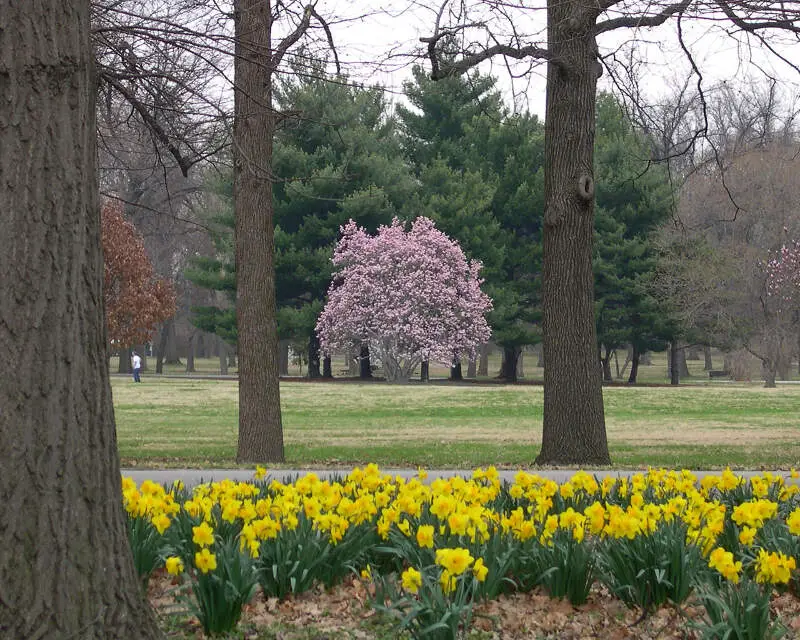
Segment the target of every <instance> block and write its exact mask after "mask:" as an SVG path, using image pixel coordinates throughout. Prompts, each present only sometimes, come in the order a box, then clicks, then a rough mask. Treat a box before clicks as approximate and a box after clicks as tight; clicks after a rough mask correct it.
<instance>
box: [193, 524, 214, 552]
mask: <svg viewBox="0 0 800 640" xmlns="http://www.w3.org/2000/svg"><path fill="white" fill-rule="evenodd" d="M192 542H194V543H195V544H196V545H197V546H199V547H208V546H211V545H212V544H214V529H212V528H211V526H210V525H209V524H208V523H207V522H205V521H203V522H201V523H200V524H199V525H198V526H196V527H192Z"/></svg>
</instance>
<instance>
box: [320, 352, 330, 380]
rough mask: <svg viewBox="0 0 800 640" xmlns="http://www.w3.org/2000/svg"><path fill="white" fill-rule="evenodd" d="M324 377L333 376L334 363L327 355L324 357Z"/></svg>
mask: <svg viewBox="0 0 800 640" xmlns="http://www.w3.org/2000/svg"><path fill="white" fill-rule="evenodd" d="M322 377H323V378H333V364H332V363H331V357H330V356H325V357H324V358H323V359H322Z"/></svg>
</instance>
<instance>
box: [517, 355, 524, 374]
mask: <svg viewBox="0 0 800 640" xmlns="http://www.w3.org/2000/svg"><path fill="white" fill-rule="evenodd" d="M524 361H525V352H524V351H523V350H522V348H520V350H519V356H517V379H519V378H524V377H525V365H524Z"/></svg>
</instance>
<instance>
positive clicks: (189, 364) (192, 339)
mask: <svg viewBox="0 0 800 640" xmlns="http://www.w3.org/2000/svg"><path fill="white" fill-rule="evenodd" d="M197 338H198V332H197V330H195V331H192V333H191V335H190V336H189V349H188V351H187V352H186V373H194V372H195V368H194V353H195V349H196V348H197Z"/></svg>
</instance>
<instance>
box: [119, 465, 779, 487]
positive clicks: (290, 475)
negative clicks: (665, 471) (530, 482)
mask: <svg viewBox="0 0 800 640" xmlns="http://www.w3.org/2000/svg"><path fill="white" fill-rule="evenodd" d="M349 471H350V469H349V468H348V469H277V470H269V471H268V474H269V477H270V478H276V479H278V480H280V481H282V482H285V481H288V480H293V479H295V478H297V477H298V476H302V475H305V474H307V473H312V472H313V473H316V474H317V475H318V476H319V477H320V478H331V477H334V476H338V477H341V476H343V475H345V474H347V473H348V472H349ZM381 471H382V472H383V473H385V474H389V475H391V476H392V477H394V476H402V477H403V478H411V477H412V476H414V475H415V474H416V473H417V471H416V469H391V468H386V469H383V468H382V469H381ZM426 471H427V473H428V481H430V480H433V479H434V478H441V477H450V476H454V475H460V476H464V477H469V476H471V475H472V470H469V469H427V470H426ZM526 471H529V472H530V473H535V474H537V475H540V476H543V477H546V478H551V479H553V480H555V481H557V482H559V483H561V482H565V481H567V480H568V479H569V478H570V477H572V476H573V475H574V474H575V472H576V471H577V469H526ZM516 472H517V469H501V470H500V471H499V473H500V478H501V479H503V480H507V481H509V482H513V480H514V474H515V473H516ZM588 473H589V474H591V475H596V476H597V477H599V478H604V477H605V476H609V475H610V476H614V477H616V476H631V475H633V474H635V473H646V472H645V471H643V470H641V469H613V470H599V471H598V470H589V471H588ZM693 473H694V474H695V475H696V476H697V477H698V478H702V477H703V476H706V475H709V474H716V475H718V474H719V473H721V472H720V471H694V472H693ZM735 473H736V474H738V475H742V476H745V477H748V478H749V477H750V476H753V475H759V474H760V473H761V472H760V471H736V472H735ZM773 473H775V474H778V473H780V474H782V475H784V476H785V477H786V479H787V481H788V480H789V477H788V476H789V472H788V471H783V472H778V471H774V472H773ZM122 475H123V476H129V477H131V478H133V479H134V480H135V481H136V482H137V483H141V482H142V481H143V480H152V481H154V482H158V483H159V484H172V483H173V482H174V481H175V480H182V481H183V483H184V484H185V485H187V486H190V487H191V486H194V485H197V484H200V483H203V482H212V481H218V480H224V479H225V478H230V479H231V480H236V481H246V480H252V479H253V470H252V469H122Z"/></svg>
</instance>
